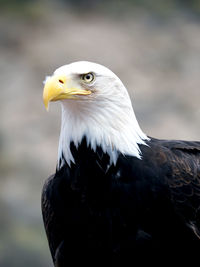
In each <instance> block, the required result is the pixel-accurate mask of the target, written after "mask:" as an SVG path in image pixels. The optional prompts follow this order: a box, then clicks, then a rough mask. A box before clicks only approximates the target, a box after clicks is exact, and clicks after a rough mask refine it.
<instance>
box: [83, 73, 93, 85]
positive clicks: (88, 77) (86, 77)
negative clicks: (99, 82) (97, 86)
mask: <svg viewBox="0 0 200 267" xmlns="http://www.w3.org/2000/svg"><path fill="white" fill-rule="evenodd" d="M81 79H82V80H83V81H84V82H86V83H91V82H92V81H93V80H94V74H93V73H86V74H83V75H82V76H81Z"/></svg>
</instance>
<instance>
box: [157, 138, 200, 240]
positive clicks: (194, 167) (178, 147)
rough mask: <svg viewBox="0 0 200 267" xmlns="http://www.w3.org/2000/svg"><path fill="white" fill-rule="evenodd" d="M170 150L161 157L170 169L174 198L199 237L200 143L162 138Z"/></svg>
mask: <svg viewBox="0 0 200 267" xmlns="http://www.w3.org/2000/svg"><path fill="white" fill-rule="evenodd" d="M160 142H162V146H164V147H165V148H166V149H167V150H166V152H165V153H164V154H165V156H164V157H163V156H160V160H162V168H164V169H166V165H167V169H168V172H166V181H167V183H168V186H169V188H170V192H171V194H170V195H171V200H172V202H173V203H174V206H175V208H176V210H177V212H178V213H180V215H181V216H183V218H184V220H186V223H187V224H188V226H189V227H191V229H192V230H193V231H194V233H195V235H196V236H197V237H198V238H200V142H191V141H190V142H189V141H188V142H187V141H160Z"/></svg>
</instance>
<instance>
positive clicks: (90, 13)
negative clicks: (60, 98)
mask: <svg viewBox="0 0 200 267" xmlns="http://www.w3.org/2000/svg"><path fill="white" fill-rule="evenodd" d="M77 60H89V61H94V62H98V63H101V64H103V65H105V66H107V67H109V68H111V69H112V70H113V71H114V72H115V73H116V74H117V75H118V76H119V77H120V78H121V80H122V81H123V82H124V84H125V86H126V87H127V88H128V91H129V92H130V95H131V98H132V100H133V107H134V110H135V113H136V116H137V118H138V121H139V124H140V126H141V128H142V129H143V130H144V132H146V133H147V134H148V135H150V136H154V137H158V138H169V139H170V138H173V139H188V140H200V126H199V123H200V105H199V99H200V98H199V97H200V0H168V1H165V0H154V1H153V0H152V1H151V0H123V1H120V0H115V1H114V0H113V1H112V0H110V1H108V0H84V1H81V0H76V1H75V0H57V1H53V0H51V1H47V0H46V1H45V0H43V1H42V0H41V1H37V0H35V1H34V0H9V1H7V0H0V87H1V88H0V90H1V98H0V99H1V101H0V266H6V267H7V266H9V267H23V266H29V267H33V266H34V267H36V266H42V267H43V266H44V267H47V266H48V267H49V266H50V267H51V266H53V265H52V261H51V256H50V253H49V248H48V245H47V240H46V235H45V232H44V229H43V223H42V217H41V209H40V195H41V190H42V186H43V183H44V181H45V179H46V178H47V177H48V176H49V175H50V174H51V173H53V172H54V171H55V167H56V160H57V147H58V139H59V131H60V106H59V104H58V103H54V104H51V106H50V112H49V113H47V112H46V111H45V108H44V106H43V102H42V90H43V83H42V82H43V80H44V79H45V76H46V75H50V74H52V72H53V71H54V70H55V69H56V68H57V67H59V66H61V65H64V64H67V63H70V62H73V61H77Z"/></svg>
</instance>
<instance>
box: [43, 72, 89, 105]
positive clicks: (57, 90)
mask: <svg viewBox="0 0 200 267" xmlns="http://www.w3.org/2000/svg"><path fill="white" fill-rule="evenodd" d="M69 84H71V82H70V79H69V78H67V77H66V76H65V75H53V76H51V77H48V78H47V80H46V81H45V85H44V89H43V101H44V105H45V108H46V109H47V110H48V106H49V102H50V101H57V100H62V99H77V97H76V96H79V95H90V94H91V91H90V90H84V89H80V88H74V87H71V86H68V85H69Z"/></svg>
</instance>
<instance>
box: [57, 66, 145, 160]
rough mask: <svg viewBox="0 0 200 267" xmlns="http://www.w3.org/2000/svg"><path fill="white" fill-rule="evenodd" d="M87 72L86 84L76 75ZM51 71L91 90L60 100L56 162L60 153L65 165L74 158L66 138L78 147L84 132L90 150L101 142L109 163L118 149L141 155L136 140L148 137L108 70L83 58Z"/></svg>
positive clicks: (127, 153) (100, 144) (124, 90)
mask: <svg viewBox="0 0 200 267" xmlns="http://www.w3.org/2000/svg"><path fill="white" fill-rule="evenodd" d="M87 73H92V74H93V75H94V80H93V81H92V82H90V83H87V84H86V83H84V82H83V80H81V79H80V75H83V74H87ZM54 74H56V75H57V74H61V75H66V77H70V82H71V86H73V87H79V88H80V87H82V88H83V89H88V90H90V91H91V92H92V93H91V94H90V95H85V96H81V97H79V98H78V100H77V99H64V100H61V104H62V125H61V133H60V141H59V151H58V162H60V159H61V158H62V155H64V157H65V160H66V161H67V163H68V164H69V165H70V163H71V161H72V162H74V159H73V156H72V154H71V151H70V142H74V144H75V145H76V146H77V147H78V144H79V143H80V142H81V140H82V138H83V137H84V136H85V137H86V139H87V143H88V146H91V148H92V149H93V150H94V151H95V150H96V147H97V146H101V147H102V149H103V151H104V152H105V153H107V154H108V155H109V156H110V161H111V162H112V163H113V164H115V163H116V161H117V157H118V154H119V153H122V154H124V155H130V156H135V157H137V158H141V154H140V149H139V146H138V144H145V140H148V137H147V136H146V135H145V134H144V133H143V132H142V130H141V129H140V127H139V125H138V122H137V120H136V117H135V114H134V111H133V108H132V104H131V101H130V98H129V95H128V92H127V90H126V88H125V87H124V85H123V83H122V82H121V81H120V79H119V78H118V77H117V76H116V75H115V74H114V73H113V72H112V71H110V70H109V69H107V68H106V67H104V66H101V65H99V64H95V63H91V62H85V61H83V62H75V63H72V64H69V65H65V66H62V67H60V68H58V69H57V70H56V71H55V73H54ZM60 164H61V165H62V162H61V163H60Z"/></svg>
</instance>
